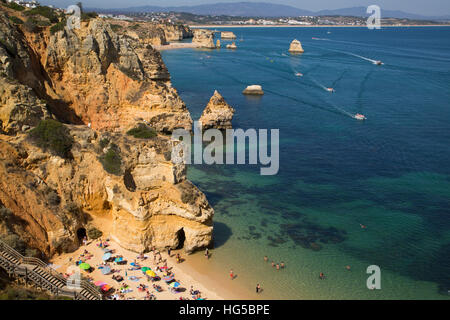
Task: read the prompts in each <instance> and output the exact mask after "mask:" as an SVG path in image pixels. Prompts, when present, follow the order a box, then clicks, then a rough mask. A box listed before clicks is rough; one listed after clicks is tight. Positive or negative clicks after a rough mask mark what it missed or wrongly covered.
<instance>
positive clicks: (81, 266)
mask: <svg viewBox="0 0 450 320" xmlns="http://www.w3.org/2000/svg"><path fill="white" fill-rule="evenodd" d="M79 267H80V269H81V270H89V269H90V268H91V266H90V265H89V263H86V262H83V263H82V264H80V266H79Z"/></svg>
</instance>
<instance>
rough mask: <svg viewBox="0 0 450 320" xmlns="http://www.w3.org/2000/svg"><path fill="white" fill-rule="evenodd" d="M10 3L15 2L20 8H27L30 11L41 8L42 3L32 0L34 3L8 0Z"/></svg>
mask: <svg viewBox="0 0 450 320" xmlns="http://www.w3.org/2000/svg"><path fill="white" fill-rule="evenodd" d="M7 1H8V3H12V2H14V3H15V4H18V5H19V6H23V7H27V8H30V9H33V8H36V7H39V6H40V3H39V2H37V1H35V0H32V1H23V0H7Z"/></svg>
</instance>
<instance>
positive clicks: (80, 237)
mask: <svg viewBox="0 0 450 320" xmlns="http://www.w3.org/2000/svg"><path fill="white" fill-rule="evenodd" d="M86 236H87V233H86V229H85V228H79V229H78V230H77V238H78V242H79V243H83V239H84V237H86Z"/></svg>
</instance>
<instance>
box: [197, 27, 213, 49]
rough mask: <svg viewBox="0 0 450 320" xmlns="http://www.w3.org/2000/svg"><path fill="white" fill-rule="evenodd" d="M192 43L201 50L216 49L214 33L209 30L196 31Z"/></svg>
mask: <svg viewBox="0 0 450 320" xmlns="http://www.w3.org/2000/svg"><path fill="white" fill-rule="evenodd" d="M192 43H195V44H198V45H199V47H200V48H206V49H215V48H216V46H215V45H214V31H212V30H207V29H196V30H194V38H193V39H192Z"/></svg>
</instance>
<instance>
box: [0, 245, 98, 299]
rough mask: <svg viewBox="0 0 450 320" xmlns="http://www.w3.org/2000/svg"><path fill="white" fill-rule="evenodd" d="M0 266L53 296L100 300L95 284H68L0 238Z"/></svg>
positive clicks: (39, 261)
mask: <svg viewBox="0 0 450 320" xmlns="http://www.w3.org/2000/svg"><path fill="white" fill-rule="evenodd" d="M0 268H3V269H4V270H5V271H6V272H7V273H8V275H9V276H10V277H14V278H16V279H22V280H24V281H25V283H28V282H30V281H31V282H32V283H34V284H35V285H36V286H37V287H39V288H41V289H43V290H46V291H48V292H50V293H51V294H53V295H55V296H66V297H71V298H73V299H75V300H102V298H103V296H102V294H101V292H100V291H99V290H98V289H97V287H96V286H94V285H93V284H91V283H90V282H88V281H86V280H81V281H79V283H77V286H76V288H74V287H72V286H68V281H67V279H65V278H64V277H63V276H62V275H61V274H59V273H58V272H57V271H56V270H54V269H52V268H50V267H49V266H48V265H47V264H46V263H45V262H43V261H42V260H40V259H37V258H31V257H24V256H22V255H21V254H20V253H19V252H17V251H16V250H14V249H13V248H11V247H10V246H8V245H7V244H6V243H4V242H3V241H1V240H0Z"/></svg>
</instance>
